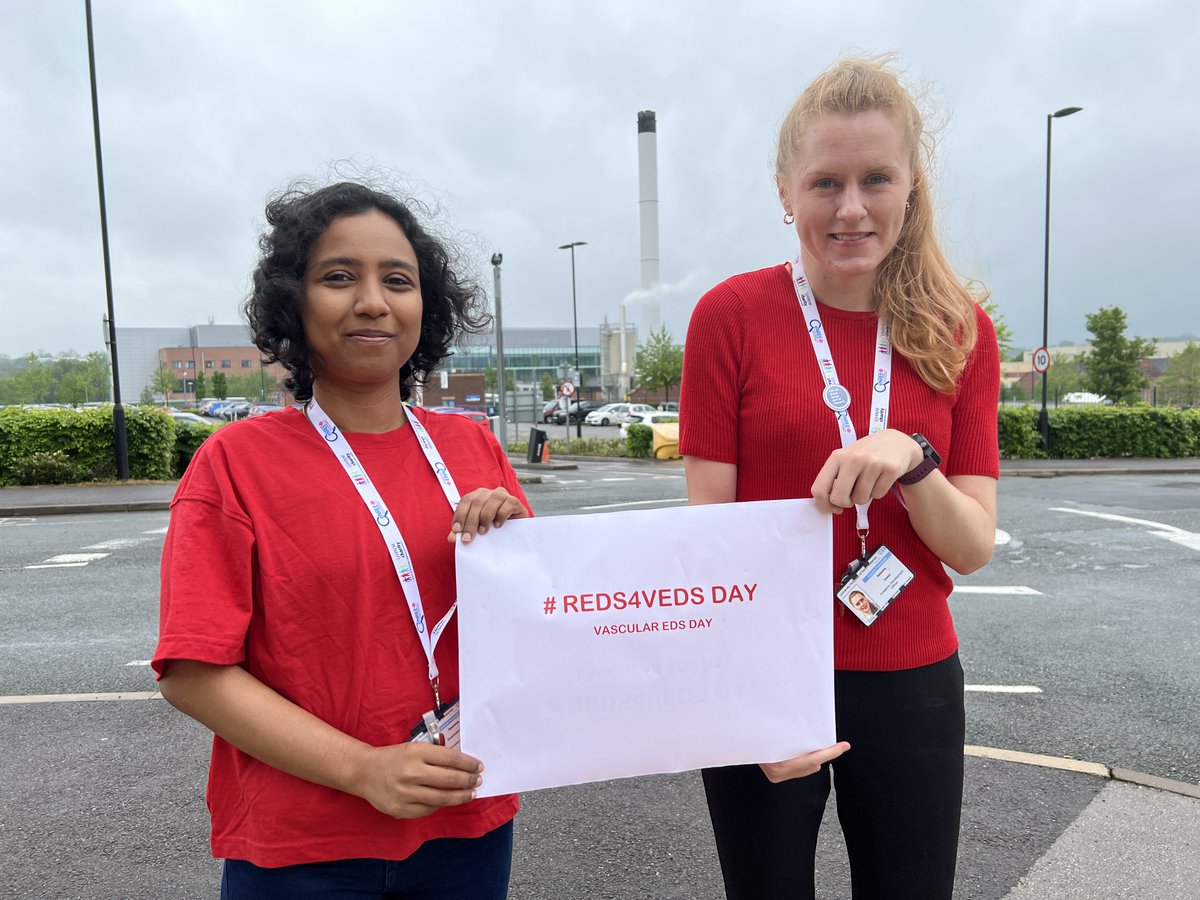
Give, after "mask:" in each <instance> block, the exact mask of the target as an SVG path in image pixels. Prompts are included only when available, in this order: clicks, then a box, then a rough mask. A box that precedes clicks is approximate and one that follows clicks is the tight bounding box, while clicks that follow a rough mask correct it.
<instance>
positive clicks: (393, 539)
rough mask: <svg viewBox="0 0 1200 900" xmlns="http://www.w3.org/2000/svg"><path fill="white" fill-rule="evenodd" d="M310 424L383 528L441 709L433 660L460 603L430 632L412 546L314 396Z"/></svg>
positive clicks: (425, 446) (433, 459)
mask: <svg viewBox="0 0 1200 900" xmlns="http://www.w3.org/2000/svg"><path fill="white" fill-rule="evenodd" d="M305 414H306V416H307V417H308V421H309V422H310V423H312V427H313V428H315V429H316V430H317V433H318V434H319V435H321V437H322V438H324V440H325V443H326V444H327V445H328V446H329V450H330V452H331V453H333V455H334V456H335V457H337V461H338V462H339V463H340V464H341V466H342V468H343V469H345V470H346V475H347V476H348V477H349V478H350V481H351V483H352V484H353V485H354V488H355V490H357V491H358V496H359V497H361V498H362V501H363V503H364V504H365V505H366V507H367V509H368V510H369V511H370V513H371V518H373V519H374V520H375V524H376V525H377V526H378V528H379V534H380V535H381V536H382V537H383V540H384V543H385V544H387V548H388V554H389V555H390V556H391V558H392V565H393V566H394V567H395V569H396V577H397V578H398V579H400V587H401V589H402V590H403V591H404V599H405V600H406V601H408V611H409V613H410V614H411V615H412V620H413V625H414V626H415V627H416V629H417V637H418V638H419V639H420V641H421V647H422V648H423V649H424V650H425V658H426V659H427V660H428V661H429V683H430V685H432V687H433V699H434V708H435V709H436V708H438V707H439V706H441V700H440V698H439V697H438V667H437V662H436V661H435V660H434V658H433V654H434V650H436V649H437V643H438V639H439V638H440V637H441V636H442V632H444V631H445V630H446V626H447V625H448V624H449V623H450V619H451V618H452V617H453V616H454V611H455V610H456V609H458V601H457V600H456V601H455V602H454V603H453V604H451V606H450V609H449V610H448V611H447V612H446V615H444V616H442V619H441V621H440V622H438V623H437V624H436V625H434V626H433V628H432V629H426V623H425V605H424V604H423V603H422V602H421V589H420V588H419V587H417V579H416V575H415V574H414V573H413V569H412V558H411V557H410V556H409V554H408V546H407V545H406V544H405V543H404V538H403V537H402V536H401V534H400V529H399V528H397V527H396V523H395V522H394V521H393V520H392V516H391V513H389V512H388V509H387V507H386V506H385V505H384V503H383V500H382V499H381V498H380V496H379V492H378V491H377V490H375V485H373V484H372V483H371V479H370V478H369V477H368V476H367V473H366V470H364V469H363V467H362V465H361V464H360V463H359V461H358V457H356V456H355V455H354V451H353V450H351V449H350V444H349V442H348V441H347V440H346V438H345V437H344V436H343V435H342V433H341V431H339V430H338V427H337V426H336V425H335V424H333V421H332V420H331V419H330V418H329V416H327V415H326V414H325V411H324V410H323V409H321V406H320V404H318V403H317V398H316V397H313V398H312V399H311V400H310V401H309V402H308V406H307V408H306V410H305ZM404 415H405V416H407V418H408V423H409V425H411V426H412V429H413V432H414V433H415V434H416V436H417V441H418V443H420V445H421V450H422V452H424V454H425V459H426V461H427V462H428V463H429V467H430V468H431V469H433V474H434V475H435V476H437V480H438V483H439V484H440V485H441V487H442V493H443V494H445V495H446V501H447V502H448V503H449V504H450V508H451V509H454V508H455V507H457V506H458V501H459V500H461V499H462V498H461V496H460V495H459V493H458V488H457V487H455V485H454V480H453V479H452V478H451V477H450V471H449V470H448V469H447V468H446V464H445V462H443V461H442V456H441V454H440V453H438V450H437V447H435V446H434V444H433V439H432V438H431V437H430V436H429V432H428V431H426V430H425V426H424V425H422V424H421V423H420V422H419V421H417V417H416V416H415V415H413V412H412V410H411V409H409V408H408V407H407V406H405V407H404Z"/></svg>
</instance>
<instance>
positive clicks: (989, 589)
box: [953, 584, 1042, 597]
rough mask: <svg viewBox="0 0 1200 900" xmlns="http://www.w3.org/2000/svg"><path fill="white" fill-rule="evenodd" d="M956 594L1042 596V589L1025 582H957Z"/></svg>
mask: <svg viewBox="0 0 1200 900" xmlns="http://www.w3.org/2000/svg"><path fill="white" fill-rule="evenodd" d="M953 593H955V594H1007V595H1009V596H1016V597H1040V596H1042V592H1041V591H1035V590H1034V589H1033V588H1031V587H1026V586H1025V585H1023V584H994V585H986V584H956V585H955V586H954V591H953Z"/></svg>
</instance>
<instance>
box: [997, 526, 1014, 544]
mask: <svg viewBox="0 0 1200 900" xmlns="http://www.w3.org/2000/svg"><path fill="white" fill-rule="evenodd" d="M1011 540H1012V535H1011V534H1009V533H1008V532H1007V531H1001V530H1000V529H999V528H997V529H996V546H997V547H1002V546H1004V545H1005V544H1007V543H1008V542H1009V541H1011Z"/></svg>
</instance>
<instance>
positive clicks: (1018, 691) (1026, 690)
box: [964, 684, 1042, 694]
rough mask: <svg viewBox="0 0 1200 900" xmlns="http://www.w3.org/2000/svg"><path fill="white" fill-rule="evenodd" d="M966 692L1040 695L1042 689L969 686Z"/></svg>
mask: <svg viewBox="0 0 1200 900" xmlns="http://www.w3.org/2000/svg"><path fill="white" fill-rule="evenodd" d="M964 690H968V691H977V692H978V693H981V694H1040V693H1042V689H1041V688H1040V687H1037V686H1036V685H1032V684H968V685H966V686H965V688H964Z"/></svg>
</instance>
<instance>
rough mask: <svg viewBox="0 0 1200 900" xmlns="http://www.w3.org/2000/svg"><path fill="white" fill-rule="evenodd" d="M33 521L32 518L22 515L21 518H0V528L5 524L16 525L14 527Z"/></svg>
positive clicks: (30, 523)
mask: <svg viewBox="0 0 1200 900" xmlns="http://www.w3.org/2000/svg"><path fill="white" fill-rule="evenodd" d="M34 521H35V520H34V519H26V518H23V517H22V518H3V519H0V528H3V527H4V526H6V525H8V526H16V527H22V526H25V525H32V524H33V523H34Z"/></svg>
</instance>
